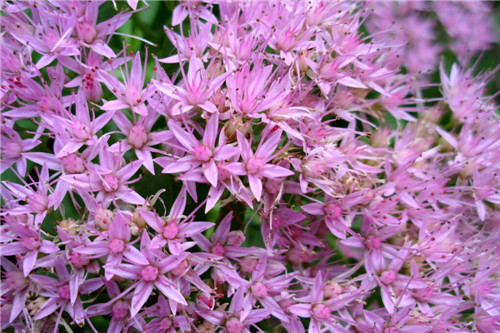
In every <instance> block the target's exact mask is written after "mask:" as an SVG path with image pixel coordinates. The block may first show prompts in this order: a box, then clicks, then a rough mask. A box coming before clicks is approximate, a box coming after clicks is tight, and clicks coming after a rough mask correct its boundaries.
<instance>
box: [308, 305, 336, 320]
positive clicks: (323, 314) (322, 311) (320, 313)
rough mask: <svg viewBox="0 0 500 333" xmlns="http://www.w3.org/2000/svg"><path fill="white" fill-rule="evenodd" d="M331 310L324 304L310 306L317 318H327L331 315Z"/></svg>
mask: <svg viewBox="0 0 500 333" xmlns="http://www.w3.org/2000/svg"><path fill="white" fill-rule="evenodd" d="M330 312H331V310H330V309H329V308H328V307H327V306H326V305H324V304H316V305H315V306H313V308H312V313H313V314H314V316H315V317H316V318H318V319H328V318H330V317H331V316H332V315H331V313H330Z"/></svg>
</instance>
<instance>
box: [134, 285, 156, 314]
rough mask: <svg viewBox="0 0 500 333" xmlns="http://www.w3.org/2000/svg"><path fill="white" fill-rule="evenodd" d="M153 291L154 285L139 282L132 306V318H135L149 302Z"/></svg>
mask: <svg viewBox="0 0 500 333" xmlns="http://www.w3.org/2000/svg"><path fill="white" fill-rule="evenodd" d="M152 291H153V284H152V283H150V282H148V283H144V282H139V284H138V285H137V287H136V288H135V291H134V296H133V297H132V302H131V305H130V317H134V316H135V315H136V314H137V313H138V312H139V311H140V310H141V308H142V306H143V305H144V304H145V303H146V302H147V300H148V298H149V296H150V295H151V292H152Z"/></svg>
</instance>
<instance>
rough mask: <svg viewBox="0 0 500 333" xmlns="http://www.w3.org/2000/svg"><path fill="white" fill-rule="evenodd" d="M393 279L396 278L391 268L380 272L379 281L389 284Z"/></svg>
mask: <svg viewBox="0 0 500 333" xmlns="http://www.w3.org/2000/svg"><path fill="white" fill-rule="evenodd" d="M394 280H396V272H394V271H393V270H389V271H384V272H382V274H380V281H382V283H384V284H391V283H392V282H393V281H394Z"/></svg>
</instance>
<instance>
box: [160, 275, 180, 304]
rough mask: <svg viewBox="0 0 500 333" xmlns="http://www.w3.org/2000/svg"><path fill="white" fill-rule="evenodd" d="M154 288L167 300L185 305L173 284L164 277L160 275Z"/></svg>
mask: <svg viewBox="0 0 500 333" xmlns="http://www.w3.org/2000/svg"><path fill="white" fill-rule="evenodd" d="M155 286H156V288H158V289H159V290H160V291H161V292H162V293H163V294H164V295H165V296H167V297H168V298H169V299H173V300H174V301H176V302H177V303H180V304H182V305H187V302H186V299H185V298H184V296H182V294H181V293H180V291H179V290H177V288H175V286H174V284H173V283H172V282H170V281H169V280H168V279H167V278H166V277H165V276H163V275H161V276H160V277H159V278H158V280H157V281H156V282H155Z"/></svg>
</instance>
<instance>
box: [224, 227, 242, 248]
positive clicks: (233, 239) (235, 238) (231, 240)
mask: <svg viewBox="0 0 500 333" xmlns="http://www.w3.org/2000/svg"><path fill="white" fill-rule="evenodd" d="M244 242H245V234H244V233H243V232H242V231H241V230H233V231H231V232H230V233H229V235H228V236H227V241H226V244H227V245H229V246H241V244H243V243H244Z"/></svg>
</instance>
